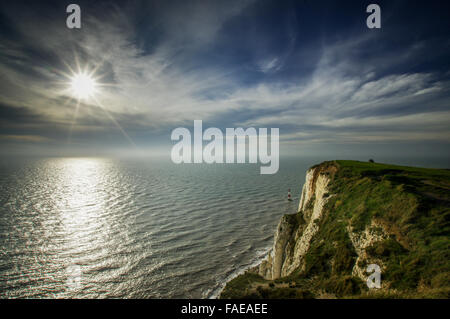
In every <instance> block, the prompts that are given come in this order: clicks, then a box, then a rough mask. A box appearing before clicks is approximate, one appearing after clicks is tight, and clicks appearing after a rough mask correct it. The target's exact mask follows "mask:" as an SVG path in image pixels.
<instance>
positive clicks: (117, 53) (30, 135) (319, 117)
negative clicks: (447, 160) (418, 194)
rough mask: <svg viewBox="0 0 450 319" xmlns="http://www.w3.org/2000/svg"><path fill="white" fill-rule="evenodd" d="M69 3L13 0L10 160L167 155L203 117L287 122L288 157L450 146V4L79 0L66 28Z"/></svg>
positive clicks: (4, 127) (5, 109) (7, 62)
mask: <svg viewBox="0 0 450 319" xmlns="http://www.w3.org/2000/svg"><path fill="white" fill-rule="evenodd" d="M71 2H73V1H14V2H12V1H11V2H9V3H2V4H0V72H1V73H2V81H1V83H0V123H1V128H0V143H1V144H2V153H5V154H6V153H15V152H16V153H17V152H20V153H21V154H22V153H33V154H70V155H85V154H95V153H99V154H101V153H105V152H124V151H126V152H129V151H130V150H134V151H136V150H151V151H159V152H166V151H167V149H170V146H171V145H172V143H171V141H170V132H171V131H172V130H173V129H174V128H176V127H179V126H186V127H190V126H192V123H193V121H194V120H195V119H201V120H203V122H204V126H215V127H219V128H222V129H224V128H226V127H238V126H242V127H250V126H253V127H278V128H280V134H281V137H280V138H281V151H282V153H295V154H302V153H303V154H304V153H305V152H309V153H311V152H318V153H320V152H322V153H323V152H325V150H326V151H329V152H330V153H331V154H333V152H338V151H339V150H342V149H345V150H346V152H348V153H349V154H350V155H351V154H358V153H364V154H366V153H370V151H373V152H375V153H380V154H381V153H383V154H392V153H396V152H397V153H401V154H419V153H420V154H423V153H426V154H427V155H435V156H448V155H449V153H450V152H449V149H450V148H449V142H450V130H449V127H450V126H449V124H450V36H449V33H450V19H449V18H450V17H449V12H450V3H449V2H448V1H377V2H374V1H309V0H308V1H300V0H299V1H117V2H112V1H108V2H106V1H78V2H76V3H78V4H79V5H80V7H81V12H82V28H81V29H68V28H67V27H66V17H67V14H66V13H65V9H66V6H67V5H68V4H70V3H71ZM370 3H377V4H379V5H380V7H381V11H382V14H381V18H382V28H381V29H368V28H367V26H366V18H367V16H368V13H366V7H367V5H368V4H370ZM78 69H80V70H81V71H86V72H88V71H89V72H93V74H94V76H95V77H97V78H98V79H97V81H98V83H99V87H98V92H97V93H96V94H95V98H90V99H86V100H83V101H81V103H79V106H78V107H77V104H78V102H77V99H76V98H74V97H73V94H71V90H70V81H71V80H70V78H71V77H72V76H73V73H78ZM132 144H135V145H136V146H130V145H132Z"/></svg>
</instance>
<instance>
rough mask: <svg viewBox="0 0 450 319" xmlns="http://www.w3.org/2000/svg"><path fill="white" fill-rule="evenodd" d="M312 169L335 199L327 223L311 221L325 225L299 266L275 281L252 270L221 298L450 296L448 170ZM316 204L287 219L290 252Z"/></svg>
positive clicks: (352, 165) (340, 164)
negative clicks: (373, 278) (373, 277)
mask: <svg viewBox="0 0 450 319" xmlns="http://www.w3.org/2000/svg"><path fill="white" fill-rule="evenodd" d="M313 169H316V170H315V172H317V174H327V175H328V177H329V180H330V182H329V184H328V193H327V194H326V197H328V198H327V201H326V204H325V205H324V207H323V213H322V215H321V216H322V217H321V218H320V219H317V220H313V221H309V222H314V223H317V225H318V226H319V227H318V231H317V232H316V233H315V234H314V236H313V238H312V240H311V241H310V245H309V247H308V249H307V251H306V253H305V255H304V256H303V257H302V261H301V264H300V266H299V267H297V268H296V269H295V270H294V271H292V272H290V273H289V274H288V275H286V276H283V277H280V278H277V279H275V280H268V279H265V278H263V277H262V276H260V275H259V274H258V272H257V271H255V270H249V271H248V272H247V273H245V274H243V275H240V276H238V277H236V278H235V279H233V280H231V281H230V282H229V283H227V285H226V287H225V289H224V290H223V291H222V294H221V298H335V297H337V298H359V297H363V298H368V297H369V298H370V297H375V298H433V297H437V298H448V297H449V293H450V237H449V234H450V224H449V220H450V192H449V189H450V171H449V170H440V169H425V168H415V167H404V166H395V165H386V164H378V163H371V162H368V163H363V162H356V161H332V162H324V163H322V164H320V165H317V166H315V167H313ZM311 203H313V201H311V202H310V203H309V204H308V205H306V206H305V208H304V209H303V210H301V211H299V212H298V213H297V214H294V215H290V216H287V217H284V222H286V221H287V222H289V223H290V224H291V226H292V227H291V228H292V230H290V232H291V233H290V234H291V235H289V236H290V237H289V238H290V243H288V244H287V245H286V247H287V248H286V249H287V250H288V249H291V250H292V249H293V247H294V246H295V241H297V240H298V238H299V236H301V232H302V231H303V230H304V229H305V224H306V223H308V216H311V212H310V210H312V209H313V208H314V207H311ZM284 254H285V255H286V256H290V255H292V254H290V252H289V251H286V252H285V253H284ZM291 258H292V257H291ZM371 263H375V264H379V265H380V266H381V268H382V275H381V280H382V287H381V289H370V290H369V289H368V288H367V286H366V284H365V276H367V275H368V274H367V273H364V272H365V269H366V267H367V265H369V264H371Z"/></svg>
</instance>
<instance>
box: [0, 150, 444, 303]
mask: <svg viewBox="0 0 450 319" xmlns="http://www.w3.org/2000/svg"><path fill="white" fill-rule="evenodd" d="M321 160H324V159H319V158H309V159H295V160H294V159H285V160H283V159H282V161H281V164H280V170H279V172H278V173H277V174H275V175H260V174H259V165H250V164H239V165H237V164H234V165H226V164H225V165H207V164H196V165H193V164H191V165H188V164H184V165H175V164H172V163H171V162H168V161H163V160H156V159H153V160H152V159H148V160H118V159H106V158H49V159H28V160H17V159H16V160H11V159H8V160H6V159H3V160H1V161H0V298H213V297H216V296H217V295H218V293H219V292H220V290H221V288H222V287H223V285H224V284H225V282H226V281H227V280H229V279H230V278H232V277H233V276H235V275H236V274H238V273H239V272H242V271H243V270H244V269H246V268H247V267H249V266H251V265H255V264H257V263H258V262H259V261H260V260H261V259H262V258H263V257H264V256H265V255H266V253H267V251H268V250H269V249H270V247H271V246H272V243H273V235H274V231H275V228H276V225H277V223H278V221H279V219H280V217H281V216H282V215H283V214H286V213H294V212H296V209H297V205H298V200H299V196H300V192H301V187H302V185H303V182H304V178H305V172H306V169H307V168H308V167H310V166H311V165H313V164H315V163H318V162H320V161H321ZM391 162H392V161H391ZM400 164H401V161H400ZM407 164H414V163H407ZM418 164H423V163H418ZM440 164H442V163H440ZM431 166H433V165H431ZM436 166H439V164H436ZM288 188H291V190H292V195H293V199H294V201H293V202H288V201H287V200H286V196H287V190H288Z"/></svg>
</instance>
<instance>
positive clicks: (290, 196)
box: [288, 188, 292, 201]
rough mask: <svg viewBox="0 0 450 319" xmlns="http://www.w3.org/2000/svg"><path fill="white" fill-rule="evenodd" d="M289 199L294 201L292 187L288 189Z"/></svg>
mask: <svg viewBox="0 0 450 319" xmlns="http://www.w3.org/2000/svg"><path fill="white" fill-rule="evenodd" d="M288 201H292V195H291V189H290V188H289V189H288Z"/></svg>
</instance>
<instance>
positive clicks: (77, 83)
mask: <svg viewBox="0 0 450 319" xmlns="http://www.w3.org/2000/svg"><path fill="white" fill-rule="evenodd" d="M70 87H71V90H72V94H73V95H74V96H75V97H77V98H78V99H87V98H89V97H91V96H93V95H94V93H95V92H96V87H97V82H96V81H95V79H94V78H93V77H92V76H91V75H90V74H87V73H82V72H80V73H78V74H75V75H74V76H73V77H72V78H71V82H70Z"/></svg>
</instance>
